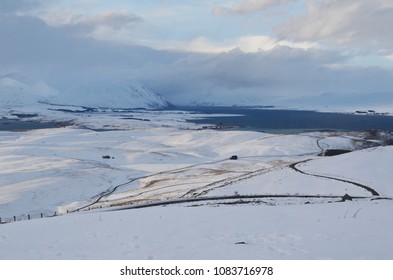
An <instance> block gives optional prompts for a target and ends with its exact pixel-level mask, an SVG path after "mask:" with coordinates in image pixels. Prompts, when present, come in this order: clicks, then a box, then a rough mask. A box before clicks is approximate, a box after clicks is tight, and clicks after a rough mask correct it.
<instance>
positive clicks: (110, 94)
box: [50, 79, 173, 109]
mask: <svg viewBox="0 0 393 280" xmlns="http://www.w3.org/2000/svg"><path fill="white" fill-rule="evenodd" d="M50 101H51V102H52V103H55V104H59V105H75V106H85V107H101V108H118V109H134V108H144V109H161V108H168V107H171V106H173V105H172V104H170V103H169V102H168V101H166V100H164V98H162V97H161V95H159V94H158V93H155V92H153V91H152V90H151V89H149V88H148V87H146V86H145V85H143V84H142V83H140V82H139V81H135V80H132V79H127V80H121V81H117V82H109V83H102V82H99V83H96V84H85V85H79V86H76V87H74V88H71V89H69V90H66V91H65V92H63V93H62V94H59V95H57V96H56V97H55V98H52V99H51V100H50Z"/></svg>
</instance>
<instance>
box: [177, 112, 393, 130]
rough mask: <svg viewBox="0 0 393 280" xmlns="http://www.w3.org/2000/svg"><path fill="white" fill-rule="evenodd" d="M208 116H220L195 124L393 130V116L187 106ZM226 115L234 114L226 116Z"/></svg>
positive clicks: (196, 121)
mask: <svg viewBox="0 0 393 280" xmlns="http://www.w3.org/2000/svg"><path fill="white" fill-rule="evenodd" d="M182 109H186V110H190V111H198V112H201V113H204V114H220V116H213V117H206V118H203V119H197V120H192V122H194V123H202V124H204V123H207V124H214V125H218V124H223V125H227V126H235V127H237V128H242V129H246V130H263V131H268V132H279V133H293V132H301V131H310V130H311V131H320V130H340V131H365V130H371V129H378V130H385V131H393V117H392V116H386V115H377V114H373V113H371V114H367V115H360V114H343V113H322V112H316V111H300V110H278V109H259V108H258V109H251V108H236V107H186V108H182ZM222 114H231V115H230V116H224V115H222Z"/></svg>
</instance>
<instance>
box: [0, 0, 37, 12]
mask: <svg viewBox="0 0 393 280" xmlns="http://www.w3.org/2000/svg"><path fill="white" fill-rule="evenodd" d="M41 4H42V0H1V1H0V14H2V13H3V14H5V13H14V12H19V11H25V10H29V9H31V8H36V7H39V6H41Z"/></svg>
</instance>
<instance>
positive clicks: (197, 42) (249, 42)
mask: <svg viewBox="0 0 393 280" xmlns="http://www.w3.org/2000/svg"><path fill="white" fill-rule="evenodd" d="M145 44H147V45H149V46H150V47H152V48H156V49H160V50H171V51H183V52H194V53H211V54H214V53H216V54H218V53H223V52H229V51H231V50H234V49H238V50H240V51H242V52H244V53H256V52H263V51H269V50H272V49H274V48H275V47H279V46H286V47H291V48H295V49H296V48H298V49H304V50H307V49H310V48H317V47H319V45H318V44H317V43H313V42H306V41H304V42H292V41H289V40H278V39H277V38H273V37H269V36H262V35H260V36H242V37H238V38H233V39H231V40H226V41H217V42H215V41H211V40H209V39H207V38H205V37H197V38H194V39H192V40H190V41H169V42H145Z"/></svg>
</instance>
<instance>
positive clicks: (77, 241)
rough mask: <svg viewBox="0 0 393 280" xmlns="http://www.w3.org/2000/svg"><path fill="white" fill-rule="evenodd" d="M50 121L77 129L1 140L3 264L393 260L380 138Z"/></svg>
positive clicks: (181, 122)
mask: <svg viewBox="0 0 393 280" xmlns="http://www.w3.org/2000/svg"><path fill="white" fill-rule="evenodd" d="M54 114H57V115H56V116H55V115H53V116H47V117H48V118H54V117H58V118H60V119H63V118H66V117H68V118H72V119H73V123H74V126H70V127H64V128H54V129H44V130H33V131H24V132H9V131H8V132H7V131H2V132H0V157H1V159H2V160H1V163H0V173H1V177H0V218H1V219H2V224H0V248H1V250H0V259H392V258H393V253H392V252H393V242H392V241H393V234H392V232H393V231H392V227H393V217H392V216H391V215H390V213H391V211H392V210H393V202H392V200H391V198H392V197H393V189H392V188H391V186H390V182H391V181H392V179H393V178H392V176H393V175H392V174H393V170H392V166H393V147H392V146H376V145H380V144H382V142H381V141H382V140H380V139H379V138H378V137H377V138H375V137H374V138H372V137H370V135H368V134H367V133H358V132H357V133H355V132H346V133H344V132H342V133H336V132H309V133H303V134H296V135H279V134H267V133H261V132H247V131H217V130H200V129H199V128H200V126H197V125H193V124H191V123H187V122H185V119H188V118H192V117H194V118H195V117H198V115H194V114H192V115H189V114H187V113H184V112H177V111H171V112H146V111H139V112H128V113H124V112H123V113H101V114H98V113H97V114H87V113H64V112H55V113H54ZM374 136H375V135H374ZM382 136H383V137H382ZM384 138H386V135H381V139H384ZM371 146H373V147H371ZM327 148H329V149H347V150H354V151H353V152H350V153H347V154H342V155H337V156H334V157H320V156H318V154H319V153H321V152H322V151H323V150H324V149H327ZM232 155H237V156H238V160H230V159H229V158H230V157H231V156H232ZM348 195H349V196H348ZM351 197H352V200H350V199H351ZM343 198H345V199H343ZM343 200H345V201H343ZM162 202H164V203H167V205H165V206H162V205H157V203H162ZM154 203H155V204H154ZM142 206H143V207H144V208H138V209H128V208H130V207H131V208H132V207H142ZM55 213H56V214H55ZM41 215H42V216H43V217H44V218H41ZM53 215H56V216H55V217H50V216H53ZM29 218H30V220H28V219H29ZM14 220H17V221H16V222H13V221H14ZM3 222H6V223H3ZM26 233H28V234H26Z"/></svg>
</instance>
